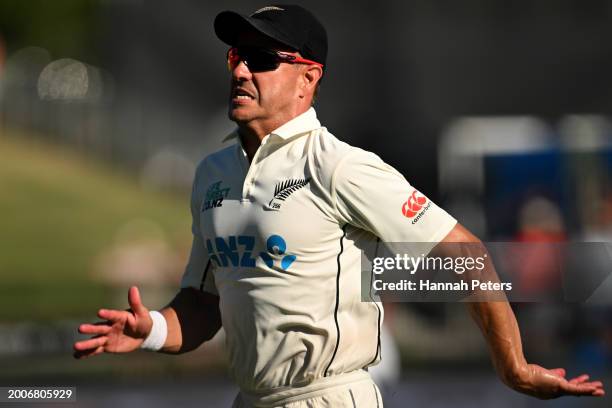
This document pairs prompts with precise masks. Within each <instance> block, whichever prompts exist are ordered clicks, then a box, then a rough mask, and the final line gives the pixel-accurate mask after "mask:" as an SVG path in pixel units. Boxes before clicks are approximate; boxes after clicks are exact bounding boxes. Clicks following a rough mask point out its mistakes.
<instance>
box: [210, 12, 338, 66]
mask: <svg viewBox="0 0 612 408" xmlns="http://www.w3.org/2000/svg"><path fill="white" fill-rule="evenodd" d="M247 32H254V33H257V34H262V35H263V38H262V39H263V40H265V39H268V40H269V39H271V40H273V41H275V42H278V43H280V44H283V45H286V46H288V47H289V48H291V49H293V50H295V51H299V53H300V54H301V55H302V57H304V58H307V59H311V60H313V61H316V62H318V63H321V64H323V65H325V60H326V59H327V32H326V31H325V27H323V25H322V24H321V23H320V22H319V20H317V18H316V17H315V16H314V15H312V13H311V12H309V11H308V10H306V9H305V8H303V7H300V6H297V5H290V4H275V5H273V6H267V7H262V8H260V9H259V10H257V11H255V12H254V13H253V14H251V15H250V16H245V15H242V14H238V13H236V12H234V11H223V12H221V13H219V14H218V15H217V17H216V18H215V33H216V34H217V37H219V39H220V40H221V41H223V42H224V43H226V44H228V45H230V46H239V45H256V44H240V43H239V41H241V40H240V39H241V38H244V37H241V34H244V33H247ZM260 38H261V37H260Z"/></svg>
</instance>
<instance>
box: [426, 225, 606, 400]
mask: <svg viewBox="0 0 612 408" xmlns="http://www.w3.org/2000/svg"><path fill="white" fill-rule="evenodd" d="M442 242H443V243H474V244H482V243H481V242H480V240H479V239H478V238H477V237H475V236H474V235H473V234H472V233H470V232H469V231H468V230H467V229H465V228H464V227H463V226H461V225H460V224H457V225H456V226H455V228H453V230H451V232H450V233H449V234H448V235H447V236H446V237H445V238H444V240H443V241H442ZM457 247H458V246H457ZM440 248H443V249H442V250H443V251H444V252H453V249H452V248H454V246H452V245H448V244H447V245H440V246H439V247H438V248H437V249H440ZM483 248H484V247H483ZM457 250H458V251H461V250H460V249H457ZM446 255H447V256H453V255H454V256H459V254H452V253H447V254H446ZM489 268H490V270H488V271H484V273H485V274H488V275H489V276H495V277H496V276H497V274H496V273H495V270H494V268H493V266H492V264H490V263H489ZM466 305H467V307H468V310H469V312H470V315H471V316H472V318H473V319H474V321H476V323H477V324H478V326H479V327H480V330H481V332H482V334H483V336H484V337H485V339H486V341H487V344H488V346H489V351H490V354H491V360H492V362H493V366H494V367H495V370H496V371H497V373H498V375H499V377H500V378H501V380H502V381H503V382H504V383H505V384H506V385H508V386H509V387H510V388H512V389H514V390H516V391H519V392H522V393H524V394H528V395H532V396H534V397H537V398H542V399H549V398H556V397H560V396H563V395H583V396H585V395H586V396H603V395H604V394H605V391H604V388H603V384H602V383H601V381H589V376H588V375H587V374H582V375H580V376H578V377H575V378H571V379H566V378H565V369H563V368H554V369H546V368H544V367H540V366H538V365H536V364H529V363H527V361H526V360H525V356H524V355H523V347H522V343H521V333H520V330H519V326H518V323H517V321H516V317H515V316H514V312H513V311H512V308H511V307H510V304H509V303H508V302H507V301H494V302H467V303H466Z"/></svg>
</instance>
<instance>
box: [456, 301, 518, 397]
mask: <svg viewBox="0 0 612 408" xmlns="http://www.w3.org/2000/svg"><path fill="white" fill-rule="evenodd" d="M466 304H467V307H468V310H469V312H470V314H471V316H472V318H473V319H474V321H476V323H477V324H478V326H479V327H480V330H481V331H482V334H483V336H484V337H485V340H486V341H487V344H488V346H489V351H490V354H491V360H492V362H493V365H494V367H495V370H496V371H497V373H498V375H499V376H500V378H501V379H502V381H504V383H506V384H507V385H509V386H512V387H513V386H515V385H516V382H517V379H518V378H520V377H521V374H522V373H521V370H524V369H525V367H526V365H527V362H526V361H525V356H524V355H523V346H522V342H521V333H520V330H519V327H518V323H517V321H516V318H515V316H514V312H513V311H512V308H511V307H510V304H509V303H508V302H503V301H497V302H469V303H466Z"/></svg>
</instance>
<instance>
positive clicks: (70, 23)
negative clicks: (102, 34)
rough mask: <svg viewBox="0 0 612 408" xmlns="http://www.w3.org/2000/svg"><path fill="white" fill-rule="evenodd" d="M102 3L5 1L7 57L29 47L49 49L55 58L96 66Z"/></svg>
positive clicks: (2, 32) (1, 12) (1, 24)
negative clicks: (96, 44)
mask: <svg viewBox="0 0 612 408" xmlns="http://www.w3.org/2000/svg"><path fill="white" fill-rule="evenodd" d="M100 6H101V3H100V1H99V0H56V1H46V0H28V1H20V0H2V1H1V2H0V38H4V41H5V43H6V44H5V45H6V48H7V54H8V55H10V54H11V53H12V52H14V51H16V50H18V49H20V48H23V47H27V46H37V47H42V48H45V49H47V50H48V51H49V52H50V53H51V55H52V56H53V58H62V57H71V58H78V59H81V60H85V61H87V62H90V63H96V62H97V61H96V55H95V47H92V44H93V42H94V41H95V39H96V38H95V36H96V33H97V30H96V27H97V25H98V19H97V14H98V10H99V8H100Z"/></svg>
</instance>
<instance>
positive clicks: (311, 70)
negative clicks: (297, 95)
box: [302, 65, 323, 94]
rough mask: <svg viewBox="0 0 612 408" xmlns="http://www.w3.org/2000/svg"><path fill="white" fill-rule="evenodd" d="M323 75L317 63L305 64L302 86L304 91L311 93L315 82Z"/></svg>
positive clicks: (315, 84) (315, 85)
mask: <svg viewBox="0 0 612 408" xmlns="http://www.w3.org/2000/svg"><path fill="white" fill-rule="evenodd" d="M322 75H323V69H322V68H321V67H320V66H318V65H306V67H305V69H304V72H303V82H302V87H303V89H304V91H306V92H308V93H310V94H312V93H314V90H315V88H316V87H317V82H319V80H320V79H321V76H322Z"/></svg>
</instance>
